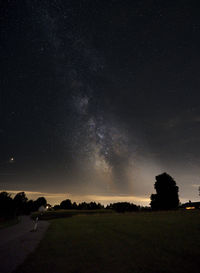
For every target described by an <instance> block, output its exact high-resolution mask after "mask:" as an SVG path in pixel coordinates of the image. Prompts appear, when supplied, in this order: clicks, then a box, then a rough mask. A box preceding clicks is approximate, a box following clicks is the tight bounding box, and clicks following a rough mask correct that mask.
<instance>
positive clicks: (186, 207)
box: [186, 207, 195, 209]
mask: <svg viewBox="0 0 200 273" xmlns="http://www.w3.org/2000/svg"><path fill="white" fill-rule="evenodd" d="M186 209H195V207H186Z"/></svg>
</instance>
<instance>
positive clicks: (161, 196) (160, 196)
mask: <svg viewBox="0 0 200 273" xmlns="http://www.w3.org/2000/svg"><path fill="white" fill-rule="evenodd" d="M154 188H155V190H156V194H152V195H151V203H150V205H151V208H152V209H153V210H170V209H176V208H177V207H178V205H179V197H178V187H177V186H176V182H175V181H174V179H173V178H172V177H171V176H170V175H169V174H167V173H162V174H160V175H158V176H156V182H155V184H154Z"/></svg>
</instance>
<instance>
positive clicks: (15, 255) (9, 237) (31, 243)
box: [0, 216, 49, 273]
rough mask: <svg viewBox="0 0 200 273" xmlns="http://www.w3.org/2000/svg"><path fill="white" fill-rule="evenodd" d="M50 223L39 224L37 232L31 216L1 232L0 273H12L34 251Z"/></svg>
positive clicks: (41, 222) (22, 218)
mask: <svg viewBox="0 0 200 273" xmlns="http://www.w3.org/2000/svg"><path fill="white" fill-rule="evenodd" d="M48 225H49V223H48V222H46V221H39V222H38V229H37V231H36V232H31V230H32V229H33V226H34V223H33V220H31V219H30V217H29V216H22V217H21V221H20V223H18V224H16V225H14V226H11V227H8V228H5V229H1V230H0V273H11V272H13V270H15V269H16V267H17V266H18V265H20V264H21V263H23V261H24V260H25V258H26V257H27V255H28V254H29V253H31V252H33V251H34V249H35V248H36V246H37V245H38V243H39V241H40V240H41V238H42V236H43V235H44V232H45V231H46V229H47V227H48Z"/></svg>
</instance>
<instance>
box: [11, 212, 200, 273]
mask: <svg viewBox="0 0 200 273" xmlns="http://www.w3.org/2000/svg"><path fill="white" fill-rule="evenodd" d="M199 255H200V212H199V211H192V212H180V211H176V212H163V213H161V212H150V213H148V212H146V213H132V214H123V215H120V214H109V215H108V214H107V215H106V214H102V215H78V216H76V217H72V218H62V219H55V220H52V221H51V225H50V227H49V229H48V231H47V233H46V235H45V237H44V239H43V240H42V241H41V243H40V245H39V247H38V248H37V250H36V251H35V253H33V254H31V255H30V256H29V257H28V259H27V260H26V261H25V263H24V264H23V265H22V266H20V267H19V268H18V270H17V271H16V272H17V273H27V272H29V273H35V272H38V273H47V272H48V273H58V272H59V273H90V272H91V273H129V272H130V273H188V272H192V273H197V272H198V273H199V268H200V259H199Z"/></svg>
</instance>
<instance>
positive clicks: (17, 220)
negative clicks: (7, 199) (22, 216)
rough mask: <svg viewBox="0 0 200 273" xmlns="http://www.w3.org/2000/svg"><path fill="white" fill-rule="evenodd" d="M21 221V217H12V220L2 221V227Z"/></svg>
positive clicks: (0, 227)
mask: <svg viewBox="0 0 200 273" xmlns="http://www.w3.org/2000/svg"><path fill="white" fill-rule="evenodd" d="M19 221H20V220H19V218H15V219H12V220H7V221H3V222H0V229H3V228H7V227H10V226H13V225H16V224H18V223H19Z"/></svg>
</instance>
